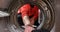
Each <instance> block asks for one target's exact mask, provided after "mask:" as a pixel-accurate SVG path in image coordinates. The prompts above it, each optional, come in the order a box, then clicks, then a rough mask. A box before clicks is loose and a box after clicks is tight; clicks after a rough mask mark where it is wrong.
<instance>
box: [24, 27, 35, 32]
mask: <svg viewBox="0 0 60 32" xmlns="http://www.w3.org/2000/svg"><path fill="white" fill-rule="evenodd" d="M32 30H34V28H33V27H31V26H26V27H25V31H24V32H32Z"/></svg>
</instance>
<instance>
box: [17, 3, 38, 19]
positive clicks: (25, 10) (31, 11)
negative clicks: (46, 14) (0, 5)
mask: <svg viewBox="0 0 60 32" xmlns="http://www.w3.org/2000/svg"><path fill="white" fill-rule="evenodd" d="M18 13H21V14H22V18H23V17H24V16H25V15H28V16H29V17H30V18H31V17H33V18H34V19H37V18H38V7H37V6H35V5H34V7H33V8H32V7H31V6H30V4H25V5H23V6H22V7H21V8H19V10H18Z"/></svg>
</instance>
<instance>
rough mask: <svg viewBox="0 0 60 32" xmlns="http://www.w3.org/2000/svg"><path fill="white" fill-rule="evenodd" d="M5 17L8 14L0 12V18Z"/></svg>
mask: <svg viewBox="0 0 60 32" xmlns="http://www.w3.org/2000/svg"><path fill="white" fill-rule="evenodd" d="M6 16H9V13H6V12H3V11H0V17H6Z"/></svg>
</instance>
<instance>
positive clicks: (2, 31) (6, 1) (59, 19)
mask: <svg viewBox="0 0 60 32" xmlns="http://www.w3.org/2000/svg"><path fill="white" fill-rule="evenodd" d="M51 1H52V4H53V3H54V4H55V5H53V8H54V11H55V25H54V27H53V29H52V30H51V32H60V0H51ZM11 2H12V0H0V11H5V10H7V9H8V7H9V5H10V3H11ZM6 21H7V18H6V17H3V18H2V17H0V32H9V30H8V29H7V26H6V25H7V22H6ZM5 22H6V23H5Z"/></svg>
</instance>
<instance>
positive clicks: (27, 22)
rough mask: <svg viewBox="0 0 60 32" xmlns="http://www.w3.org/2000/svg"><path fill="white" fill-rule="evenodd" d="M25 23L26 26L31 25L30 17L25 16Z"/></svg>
mask: <svg viewBox="0 0 60 32" xmlns="http://www.w3.org/2000/svg"><path fill="white" fill-rule="evenodd" d="M23 22H24V24H25V25H30V20H29V17H28V15H25V16H24V17H23Z"/></svg>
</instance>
